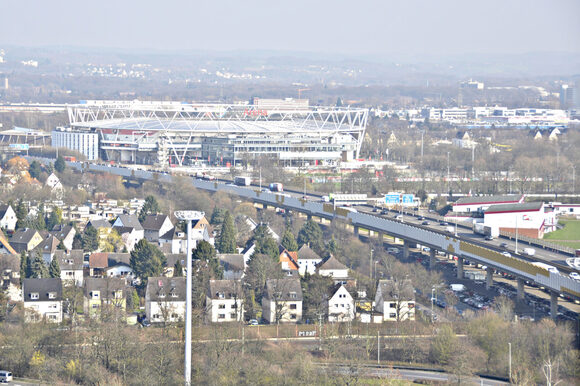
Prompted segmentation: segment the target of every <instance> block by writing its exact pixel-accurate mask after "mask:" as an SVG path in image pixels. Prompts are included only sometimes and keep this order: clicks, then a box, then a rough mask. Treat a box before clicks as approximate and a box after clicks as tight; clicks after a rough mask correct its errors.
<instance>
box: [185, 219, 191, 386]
mask: <svg viewBox="0 0 580 386" xmlns="http://www.w3.org/2000/svg"><path fill="white" fill-rule="evenodd" d="M192 271H193V268H192V264H191V219H188V220H187V276H186V278H185V283H186V285H185V291H186V293H185V366H184V367H185V370H184V371H185V374H184V375H185V386H190V385H191V295H192V294H191V291H192V288H191V287H192V282H191V274H192Z"/></svg>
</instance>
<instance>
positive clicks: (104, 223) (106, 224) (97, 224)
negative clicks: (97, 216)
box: [87, 219, 113, 230]
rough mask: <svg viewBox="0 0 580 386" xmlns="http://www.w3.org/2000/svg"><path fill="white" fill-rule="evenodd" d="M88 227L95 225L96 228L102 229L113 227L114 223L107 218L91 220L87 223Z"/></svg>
mask: <svg viewBox="0 0 580 386" xmlns="http://www.w3.org/2000/svg"><path fill="white" fill-rule="evenodd" d="M87 227H93V228H95V229H96V230H100V229H101V228H104V229H111V228H112V227H113V225H112V224H111V223H110V222H109V221H107V220H102V219H101V220H90V221H89V222H88V223H87Z"/></svg>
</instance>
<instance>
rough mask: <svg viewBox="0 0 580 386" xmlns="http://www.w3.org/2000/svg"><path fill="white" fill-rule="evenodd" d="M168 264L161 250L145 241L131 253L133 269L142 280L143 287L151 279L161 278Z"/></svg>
mask: <svg viewBox="0 0 580 386" xmlns="http://www.w3.org/2000/svg"><path fill="white" fill-rule="evenodd" d="M166 262H167V261H166V259H165V255H164V254H163V253H162V252H161V250H160V249H159V248H157V246H155V245H153V244H151V243H149V242H148V241H147V240H145V239H141V240H139V242H138V243H137V245H135V249H133V251H132V252H131V258H130V264H131V268H133V272H135V274H136V275H137V276H138V277H139V278H140V279H141V284H142V285H145V284H146V283H147V279H148V278H149V277H153V276H161V274H162V273H163V267H164V266H165V264H166Z"/></svg>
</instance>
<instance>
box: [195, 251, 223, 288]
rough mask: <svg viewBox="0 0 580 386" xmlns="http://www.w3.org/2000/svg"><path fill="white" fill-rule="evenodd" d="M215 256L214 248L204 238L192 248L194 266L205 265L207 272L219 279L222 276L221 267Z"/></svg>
mask: <svg viewBox="0 0 580 386" xmlns="http://www.w3.org/2000/svg"><path fill="white" fill-rule="evenodd" d="M216 256H217V255H216V250H215V248H214V247H213V246H212V245H211V244H210V243H208V242H207V241H205V240H201V241H200V242H199V243H197V247H196V248H195V249H194V250H193V254H192V258H193V260H194V262H196V261H197V262H196V264H197V265H196V267H200V268H201V269H204V267H207V268H208V273H209V275H210V276H211V277H212V278H214V279H221V278H222V276H223V269H222V267H221V265H220V263H219V261H218V259H217V257H216ZM195 272H198V271H195ZM204 288H205V287H204Z"/></svg>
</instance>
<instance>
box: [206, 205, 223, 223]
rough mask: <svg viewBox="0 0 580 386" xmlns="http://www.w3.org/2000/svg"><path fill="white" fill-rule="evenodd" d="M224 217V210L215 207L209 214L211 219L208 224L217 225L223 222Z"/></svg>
mask: <svg viewBox="0 0 580 386" xmlns="http://www.w3.org/2000/svg"><path fill="white" fill-rule="evenodd" d="M225 215H226V209H223V208H218V207H217V206H216V207H215V208H214V209H213V212H212V213H211V219H210V220H209V223H210V224H211V225H219V224H221V223H223V222H224V217H225Z"/></svg>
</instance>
